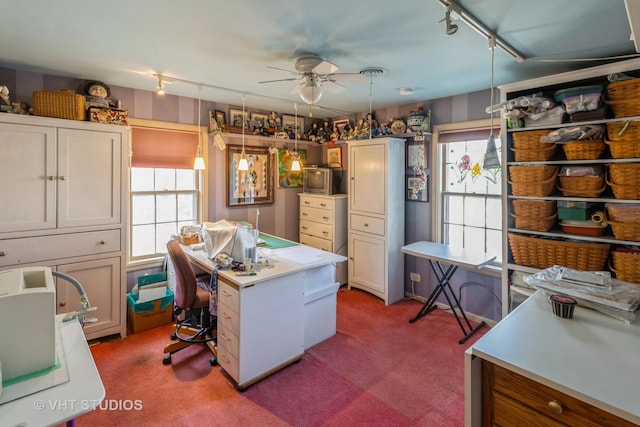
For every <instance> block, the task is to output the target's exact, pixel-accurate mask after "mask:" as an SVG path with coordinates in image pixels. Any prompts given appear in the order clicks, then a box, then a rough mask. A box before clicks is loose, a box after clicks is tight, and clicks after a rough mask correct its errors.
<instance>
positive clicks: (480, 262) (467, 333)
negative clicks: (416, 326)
mask: <svg viewBox="0 0 640 427" xmlns="http://www.w3.org/2000/svg"><path fill="white" fill-rule="evenodd" d="M401 251H402V252H403V253H405V254H408V255H413V256H416V257H418V258H425V259H427V260H429V264H430V265H431V269H432V270H433V273H434V274H435V276H436V279H437V280H438V285H437V286H436V288H435V289H434V290H433V292H431V295H429V298H427V301H426V302H425V303H424V305H423V306H422V308H421V309H420V311H419V312H418V314H417V315H416V316H415V317H414V318H412V319H411V320H409V322H410V323H413V322H415V321H416V320H418V319H420V318H421V317H423V316H425V315H427V314H428V313H429V312H431V311H433V310H435V309H436V300H437V298H438V297H439V296H440V294H444V296H445V298H446V299H447V302H448V303H449V306H450V307H451V311H453V314H454V316H455V318H456V320H457V322H458V325H459V326H460V329H462V333H463V334H464V336H463V337H462V338H461V339H460V340H459V341H458V342H459V343H460V344H462V343H464V342H465V341H466V340H467V339H469V337H471V336H472V335H473V334H474V333H476V331H478V329H480V328H482V327H483V326H484V325H485V323H484V322H480V324H479V325H478V326H476V327H475V328H473V327H472V326H471V323H470V322H469V319H467V315H466V314H465V312H464V310H463V309H462V307H461V306H460V301H458V297H456V295H455V293H454V292H453V290H452V289H451V287H450V280H451V278H452V277H453V275H454V273H455V272H456V270H457V269H458V267H463V268H467V269H481V268H483V267H484V266H485V265H487V264H489V263H490V262H492V261H493V260H494V259H495V258H496V257H495V256H489V255H487V254H476V253H471V252H469V251H465V250H454V249H452V248H451V247H449V246H448V245H443V244H441V243H434V242H415V243H411V244H409V245H406V246H403V247H402V248H401ZM442 264H448V266H449V267H447V269H446V270H445V268H444V267H443V266H442ZM452 300H453V302H452ZM460 317H462V319H463V320H464V324H463V323H462V321H461V320H460Z"/></svg>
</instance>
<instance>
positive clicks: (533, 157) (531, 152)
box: [509, 144, 556, 162]
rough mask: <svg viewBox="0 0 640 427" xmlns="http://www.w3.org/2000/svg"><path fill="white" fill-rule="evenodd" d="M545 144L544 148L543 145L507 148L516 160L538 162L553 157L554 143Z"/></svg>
mask: <svg viewBox="0 0 640 427" xmlns="http://www.w3.org/2000/svg"><path fill="white" fill-rule="evenodd" d="M546 145H547V146H548V147H546V148H544V147H543V148H534V149H526V150H525V149H520V148H511V147H509V150H511V151H513V154H514V157H515V161H516V162H539V161H544V160H549V159H550V158H551V157H553V154H554V153H555V151H556V144H546Z"/></svg>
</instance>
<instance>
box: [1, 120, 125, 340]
mask: <svg viewBox="0 0 640 427" xmlns="http://www.w3.org/2000/svg"><path fill="white" fill-rule="evenodd" d="M0 152H2V155H1V156H0V182H2V183H3V185H1V186H0V200H2V204H1V205H0V269H2V270H4V269H12V268H22V267H27V266H49V267H52V268H54V269H56V270H57V271H60V272H62V273H65V274H68V275H70V276H72V277H74V278H75V279H77V280H78V281H79V282H80V283H81V284H82V285H83V287H84V289H85V292H86V293H87V297H88V298H89V301H90V303H91V305H92V306H95V307H97V310H96V311H94V312H93V313H91V314H90V316H88V317H95V318H97V319H98V321H97V322H96V323H89V324H86V325H85V327H84V333H85V336H86V337H87V339H93V338H99V337H101V336H106V335H112V334H120V335H121V336H123V337H124V336H125V335H126V300H125V295H126V269H125V265H126V247H127V246H126V245H127V244H126V230H127V228H126V218H127V206H128V203H127V198H126V194H127V191H126V189H127V185H128V184H127V183H128V153H129V128H128V127H124V126H116V125H105V124H98V123H89V122H81V121H74V120H59V119H51V118H44V117H34V116H21V115H13V114H2V115H1V116H0ZM56 300H57V312H58V313H65V312H69V311H75V310H78V309H79V308H80V296H79V294H78V292H77V290H76V289H75V287H74V286H73V285H72V284H70V283H69V282H68V281H66V280H62V279H57V284H56Z"/></svg>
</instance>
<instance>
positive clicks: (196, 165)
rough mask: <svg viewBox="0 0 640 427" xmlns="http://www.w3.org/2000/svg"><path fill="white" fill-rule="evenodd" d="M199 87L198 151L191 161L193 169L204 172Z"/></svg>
mask: <svg viewBox="0 0 640 427" xmlns="http://www.w3.org/2000/svg"><path fill="white" fill-rule="evenodd" d="M200 104H201V101H200V86H198V150H197V151H196V158H195V160H194V161H193V169H195V170H197V171H202V170H204V158H202V145H201V142H202V139H201V137H200Z"/></svg>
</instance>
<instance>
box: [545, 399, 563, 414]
mask: <svg viewBox="0 0 640 427" xmlns="http://www.w3.org/2000/svg"><path fill="white" fill-rule="evenodd" d="M547 406H548V407H549V409H551V410H552V411H553V412H554V413H556V414H561V413H562V405H561V404H560V403H558V401H557V400H552V401H551V402H549V403H547Z"/></svg>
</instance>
